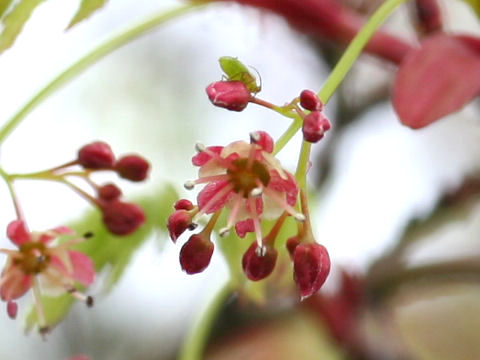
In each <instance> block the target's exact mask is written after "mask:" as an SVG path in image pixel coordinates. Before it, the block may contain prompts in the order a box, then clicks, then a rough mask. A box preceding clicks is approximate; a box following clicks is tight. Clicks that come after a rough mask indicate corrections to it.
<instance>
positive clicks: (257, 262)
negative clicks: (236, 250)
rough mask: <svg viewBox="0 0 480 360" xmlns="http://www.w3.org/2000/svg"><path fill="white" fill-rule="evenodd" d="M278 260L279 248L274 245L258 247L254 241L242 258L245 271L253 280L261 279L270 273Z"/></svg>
mask: <svg viewBox="0 0 480 360" xmlns="http://www.w3.org/2000/svg"><path fill="white" fill-rule="evenodd" d="M276 261H277V250H276V249H275V248H273V247H272V246H268V245H267V246H263V247H262V248H259V247H258V244H257V242H253V243H252V245H250V247H249V248H248V250H247V251H246V252H245V254H244V255H243V258H242V267H243V272H244V273H245V275H247V277H248V278H249V279H250V280H252V281H259V280H262V279H264V278H266V277H267V276H268V275H270V274H271V273H272V271H273V269H274V268H275V263H276Z"/></svg>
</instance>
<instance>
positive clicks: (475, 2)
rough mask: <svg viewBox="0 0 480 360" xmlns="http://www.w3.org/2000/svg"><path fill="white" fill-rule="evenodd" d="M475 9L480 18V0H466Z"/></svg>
mask: <svg viewBox="0 0 480 360" xmlns="http://www.w3.org/2000/svg"><path fill="white" fill-rule="evenodd" d="M464 1H465V2H466V3H467V4H468V5H470V7H471V8H472V9H473V11H474V12H475V14H477V17H479V18H480V1H479V0H464Z"/></svg>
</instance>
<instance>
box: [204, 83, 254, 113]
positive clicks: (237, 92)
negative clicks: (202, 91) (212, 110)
mask: <svg viewBox="0 0 480 360" xmlns="http://www.w3.org/2000/svg"><path fill="white" fill-rule="evenodd" d="M206 91H207V95H208V98H209V99H210V101H211V102H212V104H213V105H215V106H218V107H222V108H225V109H228V110H232V111H242V110H243V109H245V107H246V106H247V104H248V102H249V101H250V98H251V94H250V90H248V88H247V86H246V85H245V84H244V83H243V82H241V81H217V82H214V83H212V84H210V85H208V86H207V89H206Z"/></svg>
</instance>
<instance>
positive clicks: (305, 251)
mask: <svg viewBox="0 0 480 360" xmlns="http://www.w3.org/2000/svg"><path fill="white" fill-rule="evenodd" d="M329 272H330V257H329V256H328V252H327V249H325V247H324V246H322V245H320V244H317V243H310V244H300V245H298V246H297V247H296V248H295V251H294V254H293V278H294V280H295V282H296V284H297V286H298V288H299V290H300V296H301V298H302V300H303V299H305V298H307V297H309V296H311V295H313V294H315V293H316V292H317V291H318V290H319V289H320V288H321V286H322V285H323V283H324V282H325V280H326V279H327V276H328V274H329Z"/></svg>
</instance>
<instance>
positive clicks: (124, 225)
mask: <svg viewBox="0 0 480 360" xmlns="http://www.w3.org/2000/svg"><path fill="white" fill-rule="evenodd" d="M102 212H103V223H104V224H105V226H106V227H107V229H108V230H109V231H110V232H111V233H113V234H115V235H128V234H131V233H132V232H134V231H135V230H137V228H138V227H140V226H141V225H142V224H143V223H144V222H145V214H144V212H143V210H142V209H141V208H140V207H139V206H137V205H135V204H131V203H126V202H122V201H118V200H114V201H110V202H107V203H105V204H103V205H102Z"/></svg>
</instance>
